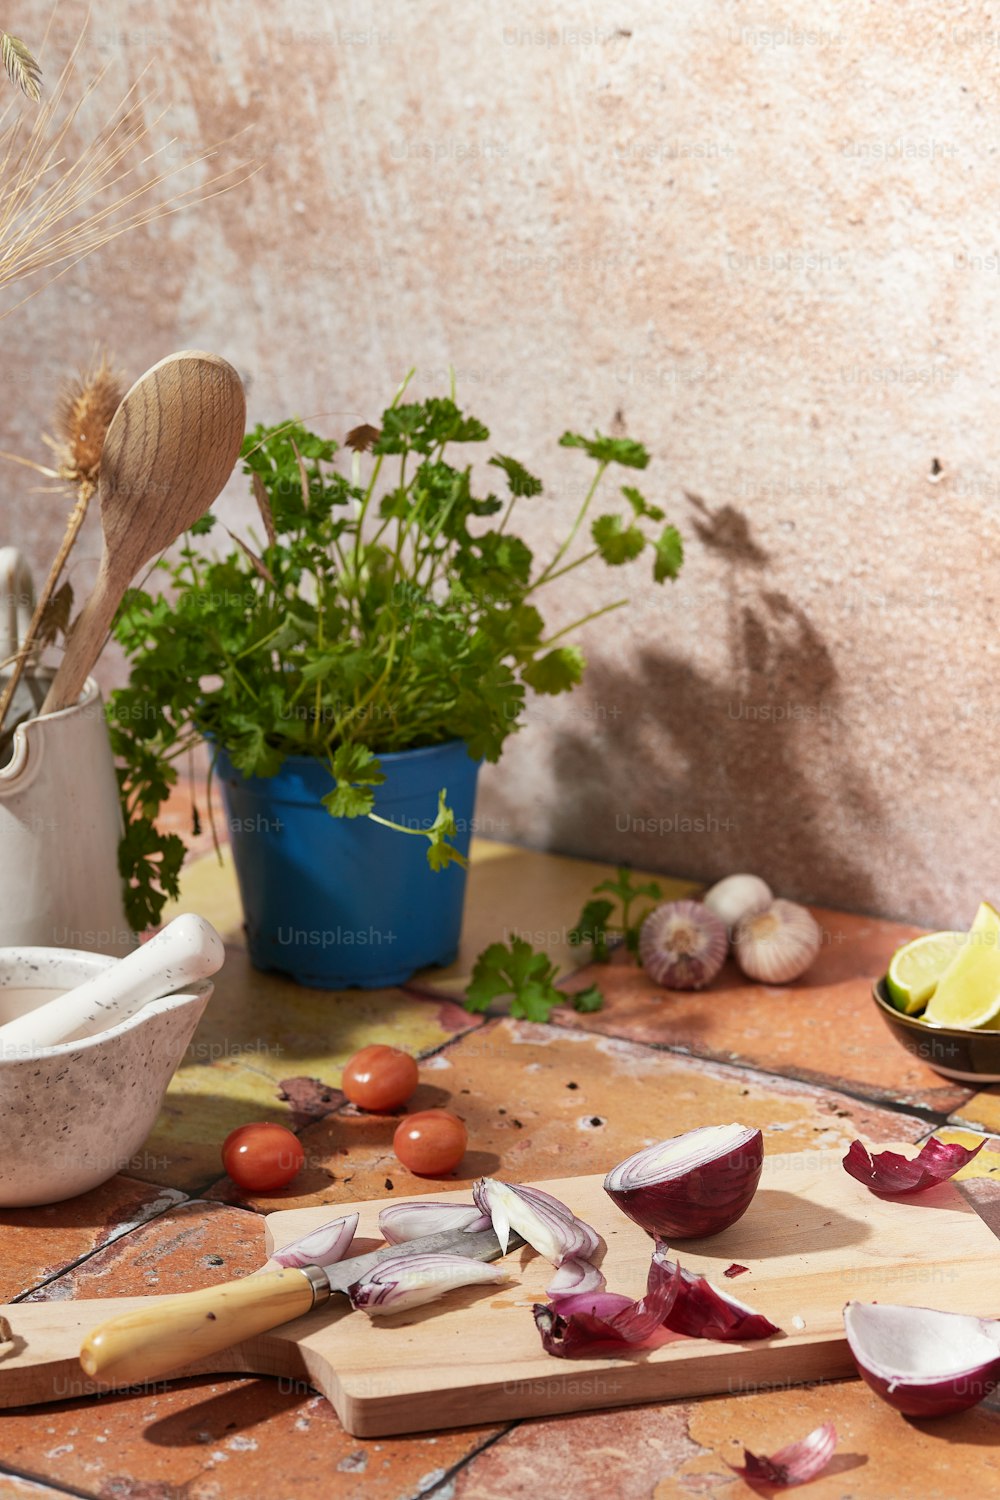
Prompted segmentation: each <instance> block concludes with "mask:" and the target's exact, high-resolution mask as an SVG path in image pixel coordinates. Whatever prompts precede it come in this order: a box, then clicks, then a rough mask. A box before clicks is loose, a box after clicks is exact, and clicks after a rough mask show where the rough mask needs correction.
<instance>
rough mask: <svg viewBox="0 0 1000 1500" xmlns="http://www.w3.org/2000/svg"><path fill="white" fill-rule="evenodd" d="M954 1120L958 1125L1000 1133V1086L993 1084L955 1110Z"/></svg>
mask: <svg viewBox="0 0 1000 1500" xmlns="http://www.w3.org/2000/svg"><path fill="white" fill-rule="evenodd" d="M951 1118H952V1120H954V1122H955V1123H956V1124H962V1125H975V1126H977V1127H978V1128H979V1129H981V1130H995V1131H997V1132H998V1133H1000V1086H998V1085H996V1084H992V1085H991V1086H990V1087H989V1088H985V1089H983V1090H982V1092H981V1093H978V1094H973V1095H972V1097H971V1099H966V1100H965V1101H964V1103H962V1104H959V1105H958V1107H957V1108H956V1109H955V1111H954V1113H953V1115H952V1116H951Z"/></svg>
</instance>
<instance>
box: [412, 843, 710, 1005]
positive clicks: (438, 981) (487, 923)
mask: <svg viewBox="0 0 1000 1500" xmlns="http://www.w3.org/2000/svg"><path fill="white" fill-rule="evenodd" d="M614 873H615V871H614V866H613V865H606V864H598V863H595V862H594V861H593V860H589V859H569V858H566V857H564V856H562V855H557V854H539V853H537V852H536V851H535V850H533V849H519V848H516V847H515V846H514V845H513V844H495V843H488V842H487V841H485V840H483V839H474V840H473V843H472V857H471V861H470V868H469V883H468V887H467V892H466V901H465V919H464V922H463V924H462V942H461V947H460V949H459V955H458V958H457V960H456V961H455V963H453V964H451V965H449V967H448V968H445V969H424V970H423V972H422V973H420V974H418V975H416V976H415V977H414V978H413V979H412V980H411V981H410V985H409V987H410V988H412V989H414V990H421V991H426V992H429V993H431V994H443V995H456V994H462V993H463V992H464V990H465V987H466V985H467V984H468V982H469V978H470V976H471V974H472V966H473V964H474V963H475V961H476V958H477V957H478V955H479V954H480V953H481V952H482V950H483V949H484V948H485V947H487V946H488V945H489V944H490V943H495V942H497V941H498V940H503V941H504V942H509V941H510V939H511V936H512V935H515V934H516V935H517V936H518V937H523V938H527V939H528V941H529V942H530V943H531V944H532V946H533V947H535V948H541V949H544V950H545V953H546V954H547V955H548V957H549V958H551V959H552V960H554V962H555V963H556V964H557V965H558V966H559V969H560V972H562V971H565V970H568V969H574V968H577V967H579V964H580V950H579V949H578V948H573V947H571V946H570V943H569V941H568V938H567V933H568V932H569V930H570V928H571V927H573V925H574V924H575V922H576V919H577V917H578V916H579V915H580V909H581V907H582V906H583V903H584V902H585V901H586V900H587V898H588V897H589V896H590V894H591V892H592V891H593V888H594V886H595V885H597V884H598V882H599V881H602V880H606V879H607V878H608V876H610V875H614ZM642 878H643V879H647V880H657V881H659V884H660V887H661V889H662V891H663V895H664V900H673V899H675V898H676V897H678V896H684V895H687V894H688V892H690V891H693V890H698V889H700V886H699V884H698V883H697V882H694V881H690V880H678V879H671V877H670V876H666V875H647V876H643V877H642Z"/></svg>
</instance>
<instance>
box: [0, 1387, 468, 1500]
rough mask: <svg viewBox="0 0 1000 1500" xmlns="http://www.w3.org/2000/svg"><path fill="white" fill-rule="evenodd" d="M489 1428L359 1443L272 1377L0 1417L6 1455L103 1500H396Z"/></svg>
mask: <svg viewBox="0 0 1000 1500" xmlns="http://www.w3.org/2000/svg"><path fill="white" fill-rule="evenodd" d="M497 1431H498V1429H497V1428H489V1427H480V1428H468V1429H465V1430H463V1431H460V1432H441V1433H435V1434H432V1435H430V1436H425V1437H414V1438H381V1439H378V1440H372V1441H364V1440H362V1439H360V1438H355V1437H350V1436H349V1435H348V1434H347V1433H345V1432H344V1430H343V1428H342V1427H341V1425H340V1423H339V1422H338V1420H337V1418H336V1417H335V1415H334V1413H333V1410H332V1408H331V1407H330V1406H329V1404H328V1403H327V1401H326V1400H325V1398H324V1397H322V1396H317V1395H316V1394H315V1393H313V1392H311V1391H309V1390H308V1389H306V1388H302V1387H299V1386H292V1387H290V1384H289V1382H287V1381H286V1382H279V1381H277V1380H264V1379H261V1380H249V1379H247V1380H214V1379H205V1380H198V1381H184V1382H181V1383H178V1384H177V1385H174V1386H168V1387H165V1388H160V1389H157V1390H154V1391H151V1392H144V1393H142V1394H136V1395H125V1396H105V1397H101V1398H100V1399H97V1400H89V1401H86V1402H64V1403H60V1404H58V1405H50V1406H38V1407H29V1408H24V1409H23V1410H22V1411H19V1412H5V1413H4V1416H3V1462H5V1463H7V1464H8V1465H10V1466H11V1467H13V1468H15V1469H18V1470H20V1471H22V1472H24V1473H28V1474H31V1475H32V1476H37V1478H39V1479H40V1480H43V1481H44V1480H47V1481H49V1482H50V1483H52V1484H56V1485H59V1484H63V1485H67V1486H74V1487H75V1488H76V1490H77V1491H83V1492H84V1493H86V1494H88V1495H95V1496H96V1495H100V1496H104V1497H108V1500H118V1497H121V1500H140V1497H142V1500H181V1497H183V1500H222V1497H232V1500H403V1497H408V1496H411V1495H416V1494H421V1493H423V1492H424V1491H425V1490H427V1489H428V1488H429V1487H431V1486H433V1484H434V1482H435V1479H437V1478H439V1477H443V1476H444V1475H445V1474H446V1473H447V1472H448V1471H449V1470H450V1469H451V1468H452V1467H453V1466H454V1465H455V1464H457V1463H460V1462H461V1461H462V1460H463V1459H464V1458H466V1457H467V1456H468V1455H469V1454H470V1453H473V1452H475V1450H476V1449H477V1448H478V1447H480V1446H481V1445H482V1444H483V1443H485V1442H488V1441H489V1439H490V1438H491V1437H492V1436H493V1435H494V1434H495V1433H496V1432H497Z"/></svg>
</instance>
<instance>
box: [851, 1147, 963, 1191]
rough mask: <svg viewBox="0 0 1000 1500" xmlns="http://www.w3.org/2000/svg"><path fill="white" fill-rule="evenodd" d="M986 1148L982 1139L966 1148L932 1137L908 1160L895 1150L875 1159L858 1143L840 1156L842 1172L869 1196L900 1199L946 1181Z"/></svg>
mask: <svg viewBox="0 0 1000 1500" xmlns="http://www.w3.org/2000/svg"><path fill="white" fill-rule="evenodd" d="M985 1145H986V1141H985V1139H983V1140H981V1141H980V1142H979V1145H978V1146H973V1147H972V1149H971V1150H970V1149H968V1148H967V1147H966V1146H960V1145H958V1143H957V1142H955V1143H952V1144H950V1145H948V1144H946V1143H945V1142H944V1141H939V1140H938V1139H937V1137H936V1136H932V1137H931V1139H930V1140H929V1141H928V1142H927V1143H926V1144H925V1145H924V1146H923V1148H922V1149H921V1151H920V1154H919V1156H915V1157H914V1158H913V1160H912V1161H910V1160H908V1159H907V1158H906V1157H905V1156H900V1154H899V1152H898V1151H880V1152H879V1153H878V1155H877V1156H872V1155H871V1153H870V1152H869V1151H868V1150H867V1149H866V1147H864V1146H863V1145H862V1144H861V1142H860V1141H852V1142H851V1144H850V1147H849V1148H848V1152H847V1155H846V1156H845V1157H844V1171H845V1172H847V1173H848V1174H849V1175H850V1176H851V1177H854V1178H855V1179H856V1180H857V1181H858V1182H863V1183H864V1185H865V1187H867V1188H869V1189H870V1190H871V1191H872V1192H873V1193H883V1194H887V1195H889V1196H891V1197H903V1196H905V1195H906V1194H907V1193H922V1192H924V1190H925V1189H926V1188H930V1187H936V1186H937V1184H938V1183H939V1182H947V1180H948V1178H949V1177H954V1175H955V1173H956V1172H960V1171H961V1170H962V1168H963V1167H965V1166H968V1164H969V1162H970V1161H971V1160H972V1158H973V1157H974V1156H976V1155H978V1153H979V1152H980V1151H981V1150H982V1149H983V1147H984V1146H985Z"/></svg>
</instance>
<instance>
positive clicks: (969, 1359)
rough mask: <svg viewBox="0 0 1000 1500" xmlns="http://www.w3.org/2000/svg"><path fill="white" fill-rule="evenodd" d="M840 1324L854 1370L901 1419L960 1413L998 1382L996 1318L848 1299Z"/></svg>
mask: <svg viewBox="0 0 1000 1500" xmlns="http://www.w3.org/2000/svg"><path fill="white" fill-rule="evenodd" d="M844 1330H845V1332H846V1334H847V1342H848V1344H849V1345H850V1350H851V1353H852V1354H853V1356H854V1363H855V1364H856V1365H857V1367H858V1370H859V1371H860V1373H861V1376H862V1378H863V1379H864V1380H866V1381H867V1383H868V1384H869V1385H870V1386H871V1388H872V1390H873V1391H874V1392H875V1393H876V1395H878V1396H881V1397H882V1400H883V1401H887V1402H888V1403H889V1405H890V1406H894V1407H895V1408H896V1410H897V1411H901V1412H902V1413H903V1414H904V1416H907V1417H944V1416H948V1415H949V1414H950V1413H951V1412H956V1411H966V1410H967V1409H968V1408H969V1407H970V1406H975V1405H976V1404H977V1403H978V1402H980V1401H982V1399H983V1397H984V1396H988V1395H989V1393H990V1391H992V1390H993V1388H994V1387H995V1386H996V1385H997V1384H1000V1322H998V1321H996V1320H995V1319H992V1318H973V1317H969V1316H967V1315H966V1314H965V1313H952V1312H937V1311H935V1310H934V1309H933V1308H929V1307H899V1306H896V1305H894V1304H892V1303H888V1302H848V1304H847V1306H846V1307H845V1308H844Z"/></svg>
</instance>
